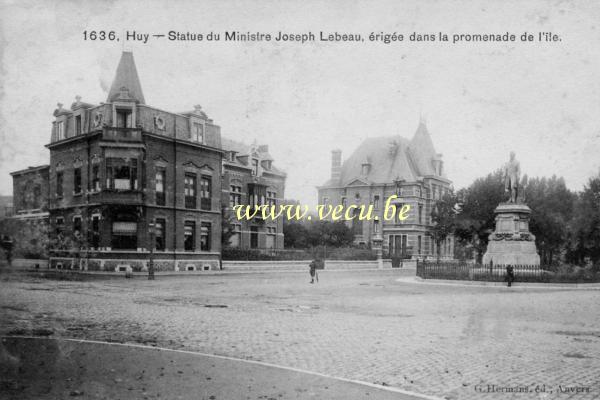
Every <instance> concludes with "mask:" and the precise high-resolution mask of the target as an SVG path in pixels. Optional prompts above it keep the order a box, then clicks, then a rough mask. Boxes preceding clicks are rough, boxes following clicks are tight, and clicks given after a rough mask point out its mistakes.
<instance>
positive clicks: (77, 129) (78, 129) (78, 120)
mask: <svg viewBox="0 0 600 400" xmlns="http://www.w3.org/2000/svg"><path fill="white" fill-rule="evenodd" d="M75 134H76V135H81V115H77V116H76V117H75Z"/></svg>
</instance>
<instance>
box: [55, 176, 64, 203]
mask: <svg viewBox="0 0 600 400" xmlns="http://www.w3.org/2000/svg"><path fill="white" fill-rule="evenodd" d="M56 197H58V198H61V197H63V172H62V171H60V172H57V173H56Z"/></svg>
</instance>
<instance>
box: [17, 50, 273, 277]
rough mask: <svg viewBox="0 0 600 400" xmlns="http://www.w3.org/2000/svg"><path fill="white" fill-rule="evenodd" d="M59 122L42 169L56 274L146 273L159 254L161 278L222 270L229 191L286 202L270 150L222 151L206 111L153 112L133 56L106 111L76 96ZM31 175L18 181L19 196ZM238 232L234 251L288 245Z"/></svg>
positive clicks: (257, 229) (264, 229)
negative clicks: (166, 273)
mask: <svg viewBox="0 0 600 400" xmlns="http://www.w3.org/2000/svg"><path fill="white" fill-rule="evenodd" d="M54 117H55V120H54V122H53V123H52V136H51V141H50V144H48V145H47V147H48V149H49V150H50V165H49V167H48V166H45V167H39V171H40V174H41V173H45V174H46V175H47V178H46V179H47V181H46V182H47V185H46V186H47V210H48V212H49V224H50V232H51V235H52V236H53V238H52V239H53V240H52V243H53V245H52V249H51V259H50V265H51V267H57V268H70V267H73V268H85V269H88V270H129V269H132V270H134V271H135V270H138V271H139V270H145V269H146V268H147V265H148V258H149V255H150V249H151V248H152V247H153V248H154V250H155V251H154V260H155V268H156V269H157V270H186V271H187V270H198V269H202V270H206V269H215V268H218V267H219V260H220V254H221V232H222V222H223V220H222V213H223V212H225V213H228V212H230V211H228V207H229V197H230V189H231V188H233V187H235V191H236V193H239V195H240V196H241V197H240V201H244V202H247V201H250V200H252V201H258V202H261V201H263V202H264V201H267V199H266V195H267V193H270V192H271V190H273V192H275V193H278V195H283V184H284V180H285V174H283V173H282V172H280V171H278V170H277V169H276V168H274V167H273V166H272V158H271V157H270V156H269V155H268V151H266V148H265V147H264V146H258V147H256V146H255V147H252V148H249V151H247V152H244V151H238V150H237V147H235V146H233V145H231V146H225V148H224V147H223V146H222V140H221V132H220V127H219V126H218V125H216V124H215V123H214V122H213V120H212V119H210V118H209V117H208V116H207V115H206V113H205V112H204V111H202V109H201V107H200V106H196V107H195V108H194V110H192V111H188V112H184V113H172V112H167V111H164V110H160V109H158V108H155V107H151V106H149V105H147V104H146V102H145V99H144V95H143V92H142V87H141V84H140V81H139V78H138V74H137V70H136V66H135V62H134V59H133V55H132V53H130V52H124V53H123V54H122V57H121V60H120V62H119V65H118V67H117V72H116V75H115V78H114V81H113V82H112V86H111V88H110V91H109V94H108V97H107V99H106V102H105V103H101V104H100V105H92V104H89V103H85V102H83V101H82V100H81V98H80V97H79V96H78V97H77V98H76V101H75V102H74V103H73V104H72V105H71V107H70V108H64V107H63V105H62V104H59V105H58V108H57V109H56V110H55V112H54ZM227 143H230V142H227ZM231 143H234V142H231ZM236 146H243V145H241V144H237V145H236ZM256 163H258V165H256ZM33 172H34V171H29V170H25V171H18V172H16V173H13V178H14V182H15V183H14V184H15V189H17V188H20V187H21V186H22V185H25V184H24V183H22V181H24V179H21V178H19V177H20V176H22V175H25V174H29V175H31V176H32V177H33V175H32V174H33ZM36 172H37V170H36ZM17 178H19V179H17ZM31 180H32V179H29V181H31ZM42 180H43V179H42ZM29 181H27V182H29ZM33 182H34V183H33V186H32V187H33V188H37V186H36V184H35V182H37V181H36V180H35V179H33ZM267 188H276V189H271V190H269V192H267ZM25 191H26V192H27V190H25ZM16 193H20V192H19V191H17V190H16V191H15V194H16ZM262 194H264V195H265V196H264V197H260V196H261V195H262ZM236 196H237V194H236ZM256 196H258V197H256ZM21 197H22V196H21ZM25 197H27V196H25ZM34 197H36V196H34ZM36 198H37V197H36ZM256 199H258V200H256ZM223 200H225V201H223ZM253 204H254V203H253ZM36 205H37V203H36V204H32V207H34V206H36ZM235 230H236V234H234V237H235V239H234V240H236V242H234V243H233V244H234V245H236V244H237V245H239V246H243V247H251V246H252V247H269V246H270V245H271V244H272V247H282V246H283V240H282V239H281V240H275V241H274V242H271V241H270V240H268V239H267V233H268V234H271V233H273V234H274V235H275V237H276V236H277V235H281V227H280V226H279V227H277V226H276V227H275V229H274V230H273V227H271V225H267V224H265V223H264V222H262V221H257V222H256V223H253V224H252V226H247V227H245V228H244V229H238V228H237V227H236V229H235ZM245 231H248V238H247V239H246V238H245V236H244V233H245ZM151 232H152V234H151ZM250 232H253V233H250ZM238 233H239V237H237V234H238ZM254 245H255V246H254ZM74 249H75V250H77V251H75V252H74V251H73V250H74ZM75 253H76V255H75V256H74V254H75Z"/></svg>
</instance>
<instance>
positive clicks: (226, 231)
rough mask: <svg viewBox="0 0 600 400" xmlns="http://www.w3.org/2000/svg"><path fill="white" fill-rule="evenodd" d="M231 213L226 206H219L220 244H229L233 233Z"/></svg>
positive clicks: (225, 245)
mask: <svg viewBox="0 0 600 400" xmlns="http://www.w3.org/2000/svg"><path fill="white" fill-rule="evenodd" d="M233 218H234V217H233V215H232V214H231V213H230V212H229V211H228V210H227V207H225V206H222V207H221V245H222V246H223V247H227V246H229V244H230V243H229V241H230V240H231V237H232V236H233V234H234V233H235V231H234V225H233Z"/></svg>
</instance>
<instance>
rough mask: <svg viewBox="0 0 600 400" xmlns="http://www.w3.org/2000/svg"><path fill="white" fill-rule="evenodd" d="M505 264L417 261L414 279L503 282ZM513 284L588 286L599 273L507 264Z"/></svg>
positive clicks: (597, 277) (505, 270)
mask: <svg viewBox="0 0 600 400" xmlns="http://www.w3.org/2000/svg"><path fill="white" fill-rule="evenodd" d="M507 267H509V266H508V265H482V264H468V263H466V262H460V261H440V262H436V261H417V276H418V277H420V278H423V279H447V280H465V281H491V282H503V281H506V280H507ZM510 267H512V270H513V274H514V281H515V282H542V283H543V282H546V283H586V282H587V283H591V282H600V275H599V274H582V273H558V272H553V271H550V270H549V269H547V268H545V267H544V266H539V265H510Z"/></svg>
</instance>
